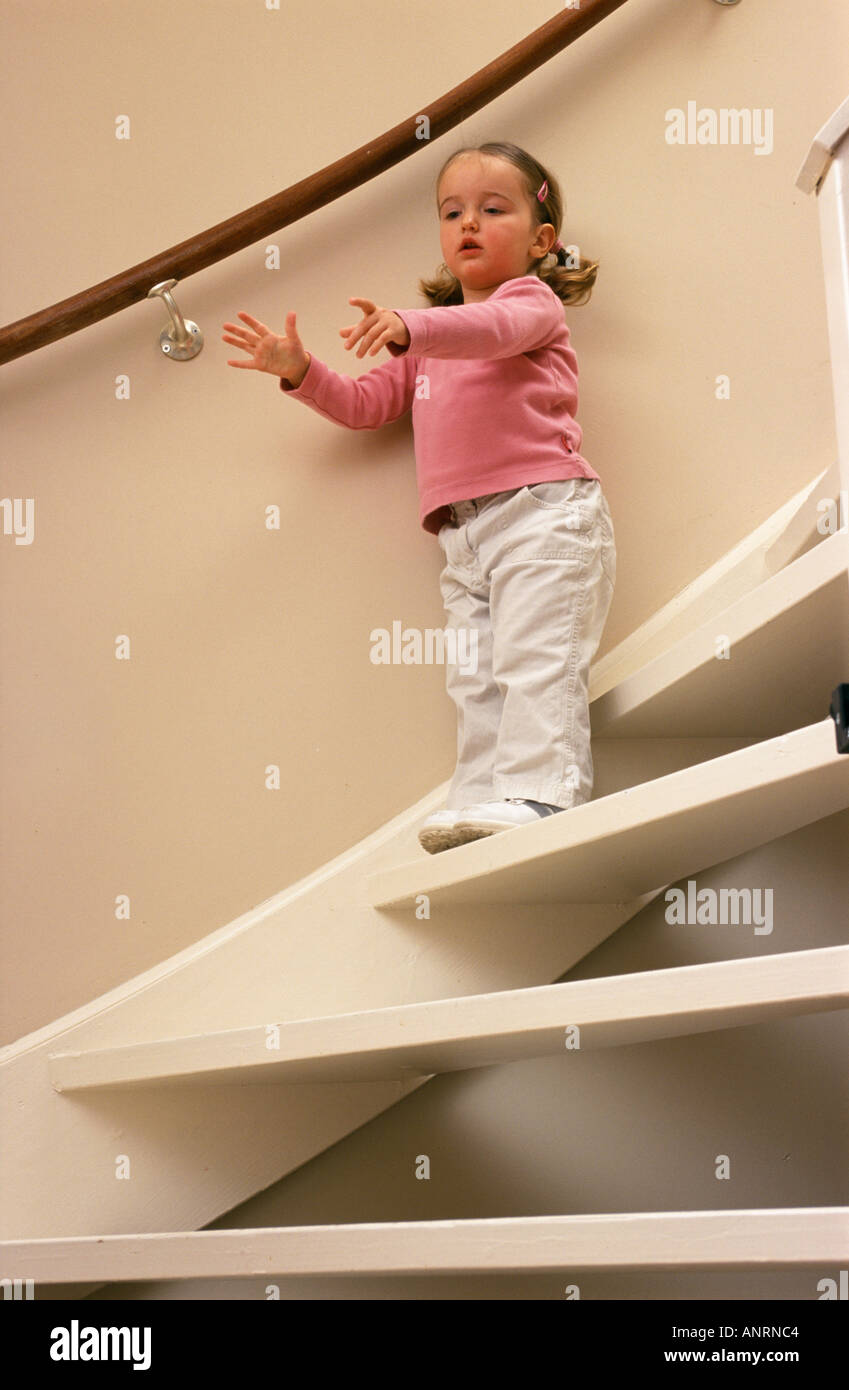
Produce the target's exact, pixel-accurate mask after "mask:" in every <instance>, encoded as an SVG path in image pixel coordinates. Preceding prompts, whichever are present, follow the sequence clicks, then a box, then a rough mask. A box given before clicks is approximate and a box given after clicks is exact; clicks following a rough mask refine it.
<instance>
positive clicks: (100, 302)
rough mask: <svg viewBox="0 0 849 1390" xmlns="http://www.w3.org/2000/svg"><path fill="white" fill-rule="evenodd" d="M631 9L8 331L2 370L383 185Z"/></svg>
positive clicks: (507, 63) (573, 32) (592, 15)
mask: <svg viewBox="0 0 849 1390" xmlns="http://www.w3.org/2000/svg"><path fill="white" fill-rule="evenodd" d="M625 3H626V0H582V4H581V8H580V9H577V10H572V9H568V10H565V11H564V12H563V13H562V14H559V15H557V16H555V18H554V19H550V20H548V22H547V23H545V24H543V25H541V26H540V28H539V29H535V30H534V31H533V33H531V34H529V35H528V37H527V38H525V39H522V41H521V42H520V43H517V44H515V45H514V46H513V47H512V48H508V50H507V52H506V53H502V54H501V56H500V57H499V58H496V59H494V61H493V62H491V63H488V64H487V66H486V67H484V68H481V69H480V70H479V71H478V72H476V73H475V74H474V76H472V77H470V78H468V79H467V80H466V81H465V82H461V83H460V85H459V86H458V87H452V89H451V91H450V92H446V94H445V96H443V97H440V98H439V100H438V101H435V102H433V103H432V105H430V106H429V107H426V108H425V109H424V110H423V111H419V112H418V113H417V114H416V115H415V116H410V117H408V119H407V120H405V121H402V122H401V123H400V125H396V126H393V127H392V129H391V130H387V131H386V132H385V134H383V135H381V136H380V138H379V139H378V140H374V141H369V143H368V144H367V145H361V146H360V147H359V149H357V150H354V152H353V153H352V154H349V155H345V156H344V157H343V158H342V159H337V160H336V161H335V163H333V164H328V165H327V166H326V168H324V169H320V170H319V171H318V173H316V174H312V175H311V176H310V177H309V178H307V179H301V181H300V183H293V184H292V185H291V186H290V187H289V188H286V189H284V190H283V192H282V193H277V194H275V196H274V197H273V198H266V199H265V201H264V202H262V203H255V204H254V206H253V207H251V208H248V209H247V210H246V211H245V212H240V213H237V214H236V216H235V217H229V218H228V219H227V221H226V222H218V223H217V224H216V225H215V226H214V227H210V228H208V230H207V231H205V232H199V233H197V235H196V236H193V237H189V239H188V241H181V242H180V243H179V244H178V245H177V246H172V247H170V248H169V249H168V250H167V251H162V252H161V253H160V254H159V255H158V256H151V258H150V259H149V260H147V261H141V262H140V264H139V265H135V266H133V267H132V269H130V270H125V271H123V272H122V273H121V274H119V275H113V276H112V277H111V278H110V279H109V280H102V281H101V282H100V284H99V285H93V286H92V287H91V289H88V290H81V291H80V293H79V294H75V295H72V296H71V298H70V299H63V300H60V302H59V303H58V304H52V305H50V307H49V308H47V309H41V310H39V312H38V313H35V314H29V315H28V316H27V317H26V318H23V319H18V320H16V322H15V323H10V324H7V325H6V327H4V328H0V364H2V363H4V362H11V361H13V360H14V359H15V358H16V357H23V356H24V355H25V354H26V353H28V352H35V351H36V349H37V348H41V347H46V346H47V345H48V343H54V342H56V341H57V339H59V338H65V337H67V336H68V335H69V334H71V333H77V332H79V330H80V329H81V328H88V326H89V325H90V324H92V323H97V322H99V320H100V319H105V318H108V317H109V315H110V314H117V313H118V312H119V310H121V309H126V308H128V307H129V305H130V304H135V303H137V302H138V301H139V300H140V299H144V298H146V296H147V292H148V290H149V289H151V288H152V286H153V285H156V284H158V283H159V282H160V281H162V280H169V279H171V278H174V279H176V280H184V279H185V278H186V277H187V276H188V275H194V274H195V272H196V271H198V270H204V269H205V268H206V267H207V266H208V265H214V264H215V262H216V261H222V260H224V259H225V258H226V257H227V256H232V255H233V254H234V253H235V252H236V251H242V250H244V248H245V247H246V246H250V245H252V244H253V243H254V242H256V241H259V240H261V239H262V238H263V237H265V236H268V235H269V234H270V233H271V232H275V231H279V230H280V229H281V228H282V227H287V226H288V225H289V224H290V223H291V222H297V221H298V220H299V219H300V218H301V217H306V216H307V215H308V214H309V213H311V212H315V210H316V208H320V207H324V206H325V204H326V203H332V202H333V201H334V200H335V199H336V198H339V197H341V196H342V194H343V193H349V192H350V191H351V189H352V188H357V187H358V186H359V185H360V184H362V183H367V182H368V180H369V179H373V178H376V176H377V175H378V174H382V173H383V171H384V170H385V169H389V168H391V167H392V165H393V164H398V163H400V162H401V160H403V159H407V158H409V156H410V155H411V154H414V153H415V151H416V150H418V149H421V148H422V146H423V145H427V144H429V142H430V140H435V139H438V138H439V136H440V135H444V134H445V133H446V131H449V130H451V129H452V128H453V127H454V126H456V125H459V123H460V122H461V121H462V120H465V118H466V117H467V116H470V115H471V114H472V113H473V112H475V111H479V110H480V108H481V107H482V106H486V105H487V104H488V103H489V102H490V101H493V100H494V99H495V98H496V97H498V96H501V94H502V92H506V91H508V90H509V88H510V87H513V86H515V84H516V83H517V82H520V81H521V80H522V78H523V77H527V75H528V74H529V73H531V72H533V71H534V70H535V69H536V68H538V67H541V66H542V64H543V63H545V62H547V61H548V59H549V58H553V57H554V55H555V53H559V52H560V51H561V49H563V48H566V47H568V45H569V44H570V43H574V41H575V40H576V39H577V38H579V37H580V36H581V34H583V33H585V32H586V31H587V30H588V29H591V28H592V27H593V26H594V25H596V24H598V23H599V21H600V20H602V19H606V18H607V16H608V15H609V14H611V13H612V12H613V11H614V10H617V9H619V7H620V6H621V5H624V4H625ZM423 115H424V116H427V118H428V121H429V123H430V133H429V139H428V140H421V139H417V138H416V132H417V127H418V123H419V122H420V121H421V117H422V116H423Z"/></svg>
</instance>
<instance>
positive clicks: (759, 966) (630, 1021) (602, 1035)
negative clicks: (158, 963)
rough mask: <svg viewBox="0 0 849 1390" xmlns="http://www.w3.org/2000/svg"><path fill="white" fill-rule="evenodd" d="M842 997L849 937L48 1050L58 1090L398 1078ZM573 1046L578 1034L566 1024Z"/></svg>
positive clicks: (785, 1011) (664, 1033)
mask: <svg viewBox="0 0 849 1390" xmlns="http://www.w3.org/2000/svg"><path fill="white" fill-rule="evenodd" d="M847 1005H849V946H831V947H823V948H819V949H814V950H809V951H789V952H784V953H782V954H779V955H768V956H753V957H743V958H737V959H733V960H724V961H714V962H710V963H707V964H699V965H686V966H676V967H672V968H669V969H663V970H651V971H639V972H634V973H632V974H628V975H613V976H607V977H603V978H600V979H591V980H574V981H567V982H565V983H562V984H555V985H543V986H536V987H533V988H530V989H515V990H504V991H499V992H496V993H489V994H480V995H466V996H460V997H457V998H453V999H438V1000H431V1001H428V1002H424V1003H417V1004H403V1005H397V1006H395V1007H391V1008H382V1009H371V1010H363V1011H359V1012H356V1013H348V1014H337V1015H330V1016H327V1017H323V1018H306V1019H295V1020H292V1021H289V1022H286V1023H281V1024H279V1025H275V1026H276V1028H277V1030H278V1031H277V1036H276V1039H275V1041H276V1046H275V1047H274V1048H273V1049H269V1047H268V1038H269V1031H268V1030H269V1025H268V1024H267V1023H261V1024H256V1025H255V1026H253V1027H248V1028H236V1029H222V1030H219V1031H216V1032H210V1033H206V1034H194V1035H191V1036H187V1037H176V1038H175V1037H172V1038H160V1039H156V1040H153V1041H150V1042H139V1043H132V1044H129V1045H127V1046H124V1047H109V1048H99V1049H91V1050H88V1051H85V1052H65V1053H62V1052H57V1053H54V1054H52V1055H51V1058H50V1076H51V1081H52V1082H53V1085H54V1086H55V1087H56V1089H57V1090H61V1091H66V1090H68V1091H73V1090H80V1089H86V1088H91V1087H97V1086H104V1085H120V1084H150V1083H156V1082H159V1083H162V1082H163V1081H175V1080H179V1081H181V1082H198V1083H204V1084H208V1083H209V1082H210V1081H214V1080H218V1081H222V1082H226V1083H228V1084H229V1083H233V1082H240V1081H241V1082H243V1081H257V1082H267V1081H275V1080H279V1081H281V1082H291V1081H298V1080H304V1081H321V1080H328V1081H338V1080H345V1079H350V1080H365V1079H369V1080H374V1079H404V1078H405V1077H409V1075H410V1073H411V1072H415V1073H416V1074H418V1075H421V1076H430V1075H434V1074H436V1073H438V1072H444V1071H456V1070H465V1069H467V1068H471V1067H476V1066H491V1065H494V1064H498V1063H503V1062H509V1061H515V1060H521V1059H525V1058H529V1057H540V1056H545V1055H549V1054H553V1055H563V1053H564V1050H565V1048H566V1035H565V1029H566V1028H567V1027H569V1028H572V1029H573V1028H575V1027H576V1026H577V1027H578V1028H579V1029H580V1033H579V1035H578V1036H577V1045H578V1046H579V1047H580V1048H581V1049H584V1048H588V1047H605V1046H615V1045H623V1044H630V1043H633V1042H644V1041H647V1040H652V1039H657V1038H667V1037H676V1036H682V1035H687V1034H691V1033H698V1032H707V1031H711V1030H716V1029H721V1028H729V1027H739V1026H741V1025H744V1024H747V1023H756V1022H762V1021H765V1020H767V1019H771V1018H781V1017H787V1016H789V1015H796V1014H801V1013H810V1012H818V1011H822V1010H827V1009H834V1008H842V1007H846V1006H847ZM569 1037H570V1045H571V1046H573V1047H574V1046H575V1043H576V1035H575V1034H574V1033H570V1035H569Z"/></svg>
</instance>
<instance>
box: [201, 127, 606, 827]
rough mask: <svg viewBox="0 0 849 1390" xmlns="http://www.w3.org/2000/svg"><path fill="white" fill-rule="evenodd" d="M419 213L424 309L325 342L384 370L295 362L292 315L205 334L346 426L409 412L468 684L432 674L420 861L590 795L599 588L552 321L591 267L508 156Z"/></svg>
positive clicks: (482, 159) (583, 476) (586, 477)
mask: <svg viewBox="0 0 849 1390" xmlns="http://www.w3.org/2000/svg"><path fill="white" fill-rule="evenodd" d="M436 200H437V208H438V214H439V219H440V241H441V246H442V254H443V256H444V257H445V261H444V262H443V265H442V266H441V267H440V273H439V274H438V275H437V277H436V278H435V279H433V280H429V281H420V282H419V287H420V289H421V290H422V292H423V293H424V295H425V297H426V298H427V299H429V300H430V303H431V306H432V307H431V308H429V309H403V310H400V311H396V310H393V309H384V308H380V307H379V306H378V305H376V304H374V303H372V301H371V300H369V299H350V300H349V301H348V302H349V303H350V304H355V305H358V306H359V308H360V309H361V310H362V314H363V317H362V318H361V320H360V322H359V323H357V324H355V325H353V326H351V327H348V328H342V329H340V330H339V331H340V333H341V335H342V337H344V338H345V339H346V342H345V347H346V349H351V348H353V347H354V345H355V344H356V343H359V347H358V348H357V356H358V357H363V356H364V355H365V354H366V353H368V354H369V356H371V357H373V356H374V355H375V353H377V352H379V351H380V349H381V348H384V347H385V348H386V349H387V351H388V352H389V353H390V360H389V361H388V362H383V363H381V364H380V365H379V366H376V367H374V368H372V370H371V371H368V372H364V373H363V374H362V375H361V376H359V377H356V378H352V377H347V376H341V375H340V374H339V373H337V372H334V371H333V370H332V369H331V368H330V367H327V366H326V365H325V364H324V363H323V362H321V361H320V360H319V359H318V358H317V357H315V356H314V355H312V354H311V353H309V352H306V351H305V349H304V347H303V344H302V343H301V340H300V338H299V337H298V333H297V328H296V325H295V315H294V313H289V314H287V315H286V332H285V334H284V335H282V336H281V335H278V334H276V333H274V332H272V330H271V329H269V328H267V327H266V326H265V324H262V323H260V322H259V321H258V320H257V319H255V318H252V317H251V316H250V314H246V313H242V312H240V313H239V318H240V319H243V320H244V321H245V324H247V325H248V327H244V326H243V325H241V324H233V323H225V324H224V328H225V329H227V330H229V333H230V334H232V336H228V334H227V333H225V334H223V335H222V336H223V340H224V342H227V343H233V344H234V345H235V346H236V347H240V348H243V349H245V351H247V352H248V353H249V354H250V358H251V360H249V361H245V360H239V361H228V366H231V367H247V368H249V369H253V370H254V371H261V372H270V373H271V374H272V375H273V376H277V377H279V378H280V387H281V389H282V390H283V391H285V392H286V393H287V394H288V395H289V396H290V397H292V398H293V399H295V400H301V401H303V402H304V404H305V405H308V406H309V407H310V408H311V409H312V410H315V411H316V412H317V413H318V414H319V415H323V416H324V418H325V419H327V420H333V421H334V422H335V423H337V424H340V425H345V426H347V427H348V428H349V429H377V428H378V427H379V426H380V425H383V424H385V423H387V422H388V421H391V420H396V419H397V418H398V417H399V416H400V415H402V414H403V413H404V412H405V411H407V410H409V409H410V408H412V415H413V431H414V436H415V451H416V470H417V477H418V487H419V504H420V505H419V517H420V521H421V524H422V526H423V527H424V529H425V530H426V531H429V532H431V533H432V534H433V535H435V536H436V537H437V538H438V541H439V544H440V546H441V548H442V550H443V552H444V557H445V568H444V569H443V570H442V574H441V576H440V585H441V589H442V598H443V602H444V605H445V610H446V615H447V619H448V624H447V626H448V628H454V629H455V630H459V629H461V628H465V629H466V634H465V635H466V636H471V635H473V640H474V642H475V644H476V649H477V670H476V671H475V672H474V673H473V674H470V673H469V671H468V669H466V668H465V667H464V668H463V669H462V670H461V669H460V667H459V666H458V664H456V663H455V664H454V665H448V666H447V668H446V672H447V674H446V683H447V688H448V693H449V695H450V696H451V698H452V699H453V701H454V702H455V704H456V706H457V767H456V770H455V772H454V777H453V780H452V782H451V787H450V790H449V795H448V799H447V806H446V809H445V810H442V811H437V812H436V813H435V814H434V815H432V816H429V817H428V819H427V820H426V821H425V823H424V825H423V826H422V828H421V830H420V833H419V840H420V842H421V844H422V846H423V848H424V849H426V850H427V851H428V852H430V853H436V852H437V851H439V850H444V849H449V848H452V847H453V846H456V845H460V844H463V843H465V842H466V841H468V840H475V839H479V838H480V837H482V836H485V835H492V834H494V833H496V832H497V831H501V830H505V829H509V828H510V827H511V826H517V825H524V824H527V823H529V822H532V821H535V820H537V819H538V818H540V817H541V816H549V815H553V814H555V813H556V812H558V811H564V810H568V809H569V808H571V807H573V806H578V805H580V804H581V803H582V802H585V801H588V800H589V799H590V796H591V793H592V783H593V764H592V757H591V753H590V719H589V700H588V677H589V668H590V662H591V661H592V658H593V656H594V655H595V652H596V650H597V648H598V644H599V641H600V640H601V634H602V630H603V628H604V623H605V620H606V618H607V613H608V609H609V607H610V601H611V599H612V597H613V587H614V584H615V581H616V548H615V542H614V535H613V526H612V522H611V518H610V511H609V509H608V506H607V501H606V499H605V498H604V496H603V494H602V490H601V482H600V479H599V475H598V474H597V473H596V472H595V470H594V469H593V468H591V467H590V465H589V463H588V462H587V460H586V459H585V458H584V457H583V456H582V455H581V453H580V447H581V440H582V431H581V429H580V427H579V426H578V424H577V422H576V420H575V412H576V410H577V402H578V393H577V361H576V357H575V353H574V350H573V349H572V348H571V346H570V344H569V329H568V327H567V326H566V323H565V322H564V317H563V305H564V304H582V303H585V302H586V300H587V299H588V298H589V295H590V292H591V290H592V286H593V284H594V283H595V278H596V274H597V271H598V264H597V262H589V261H586V260H584V259H583V258H580V265H579V266H578V267H577V268H576V267H575V266H574V263H570V262H569V261H568V259H567V256H566V251H565V248H564V246H563V243H562V242H561V241H560V239H559V232H560V226H561V221H562V215H563V203H562V199H561V195H560V190H559V188H558V185H557V181H556V179H555V178H554V177H553V176H552V175H551V174H550V173H549V172H548V171H547V170H546V169H545V168H543V166H542V165H541V164H539V163H538V161H537V160H536V159H534V158H533V157H532V156H531V155H529V154H527V153H526V151H524V150H522V149H519V148H518V147H517V146H516V145H511V144H505V143H487V144H484V145H479V146H475V147H466V148H463V149H461V150H458V151H457V152H456V153H455V154H453V155H452V156H451V157H450V158H449V159H448V161H447V162H446V163H445V164H444V165H443V167H442V169H441V170H440V173H439V177H438V180H437V193H436ZM552 257H553V259H552ZM455 636H456V632H455ZM446 646H447V647H450V644H448V643H446ZM472 649H473V650H474V647H473V648H472ZM453 650H455V651H456V650H457V647H456V646H455V647H454V648H453Z"/></svg>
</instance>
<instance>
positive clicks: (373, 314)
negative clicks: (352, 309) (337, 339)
mask: <svg viewBox="0 0 849 1390" xmlns="http://www.w3.org/2000/svg"><path fill="white" fill-rule="evenodd" d="M348 303H349V304H358V305H359V307H360V308H361V309H362V311H363V317H362V318H361V319H360V321H359V323H356V324H354V325H353V326H352V327H350V328H340V329H339V332H340V334H341V336H342V337H343V338H347V340H348V341H347V342H346V344H345V350H346V351H347V350H348V348H352V347H353V346H354V343H356V342H357V341H358V340H359V339H361V340H362V341H361V342H360V346H359V347H358V349H357V356H358V357H363V356H364V355H365V354H366V352H368V350H369V348H370V349H371V351H370V352H369V356H370V357H374V354H375V353H376V352H379V351H380V349H381V348H382V347H385V346H386V344H387V343H397V344H398V346H399V347H408V346H409V343H410V331H409V329H408V328H407V325H406V324H405V322H404V320H403V319H402V318H401V316H400V314H396V313H395V310H394V309H381V308H380V307H379V305H377V304H375V303H374V302H373V301H372V300H371V299H349V300H348Z"/></svg>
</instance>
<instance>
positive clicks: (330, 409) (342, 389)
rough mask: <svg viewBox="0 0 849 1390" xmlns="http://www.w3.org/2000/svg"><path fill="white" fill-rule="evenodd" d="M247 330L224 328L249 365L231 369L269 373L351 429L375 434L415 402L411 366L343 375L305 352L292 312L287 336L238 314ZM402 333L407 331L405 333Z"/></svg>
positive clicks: (389, 365)
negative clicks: (247, 358)
mask: <svg viewBox="0 0 849 1390" xmlns="http://www.w3.org/2000/svg"><path fill="white" fill-rule="evenodd" d="M239 318H240V319H244V320H245V323H246V324H248V325H250V326H249V327H248V328H244V327H242V325H241V324H235V323H225V324H224V327H225V328H226V329H230V330H231V336H228V335H227V334H226V333H225V334H223V335H222V336H223V338H224V341H225V342H227V343H233V344H234V345H235V346H236V347H241V348H244V350H245V351H246V352H249V353H250V354H251V357H250V360H241V361H240V360H233V361H228V363H227V365H228V366H230V367H247V368H248V369H250V370H253V371H259V372H268V373H269V374H270V375H272V376H276V377H278V378H279V381H280V388H281V390H283V391H285V392H286V394H287V395H289V396H293V397H294V398H295V399H296V400H302V401H303V402H304V405H308V406H309V407H310V408H311V409H312V410H315V411H316V413H317V414H319V415H322V416H324V418H325V419H327V420H332V421H333V422H334V423H335V424H338V425H345V426H347V428H348V429H354V430H375V429H379V428H380V426H381V425H385V424H388V423H389V422H390V421H391V420H397V419H398V417H399V416H400V415H403V414H404V412H405V411H406V410H409V408H410V406H411V405H412V403H413V391H414V387H415V375H414V371H415V363H414V360H413V359H412V358H409V359H405V360H404V361H403V362H395V361H394V360H393V361H389V362H383V363H381V365H380V366H379V367H374V368H373V369H372V370H371V371H369V372H363V374H362V376H360V377H346V376H341V375H340V374H339V373H338V372H334V371H333V369H332V368H331V367H328V366H326V365H325V364H324V363H323V362H321V361H320V360H319V359H318V358H317V357H315V356H314V355H313V354H312V353H308V352H307V351H306V350H305V349H304V345H303V343H302V342H301V340H300V338H299V336H298V331H297V326H296V323H295V315H294V313H290V314H287V315H286V333H285V334H277V333H274V332H273V331H272V330H271V329H270V328H268V327H266V325H265V324H264V323H261V322H260V321H259V319H255V318H252V316H251V315H250V314H246V313H242V312H240V313H239ZM404 331H405V332H406V330H404Z"/></svg>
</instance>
